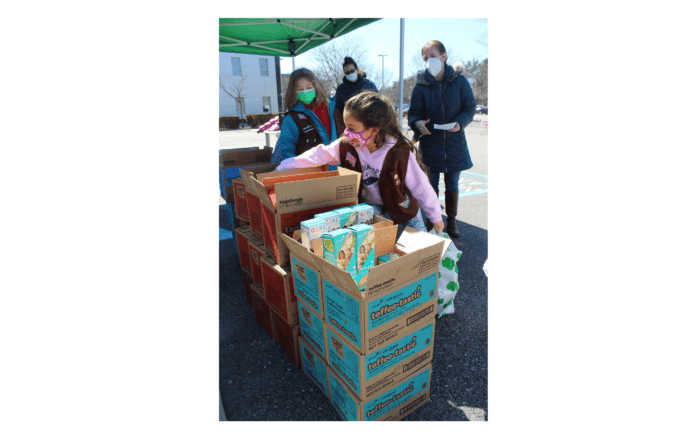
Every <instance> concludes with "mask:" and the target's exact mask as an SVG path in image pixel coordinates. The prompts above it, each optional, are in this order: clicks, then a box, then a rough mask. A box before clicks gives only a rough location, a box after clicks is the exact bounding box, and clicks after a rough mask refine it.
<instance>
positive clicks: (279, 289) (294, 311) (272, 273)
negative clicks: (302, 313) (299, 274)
mask: <svg viewBox="0 0 700 439" xmlns="http://www.w3.org/2000/svg"><path fill="white" fill-rule="evenodd" d="M261 267H262V277H263V289H264V290H265V301H266V302H267V304H268V305H270V308H272V310H273V311H274V312H276V313H277V314H279V315H280V317H282V318H283V319H284V321H285V322H286V323H287V324H289V325H298V324H299V309H298V307H297V297H296V294H294V284H293V280H292V274H291V269H290V268H289V267H284V268H283V267H280V266H279V265H278V264H277V262H275V260H274V259H272V258H271V257H269V256H265V257H264V258H262V262H261Z"/></svg>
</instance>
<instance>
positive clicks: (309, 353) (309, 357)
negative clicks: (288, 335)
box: [299, 336, 330, 398]
mask: <svg viewBox="0 0 700 439" xmlns="http://www.w3.org/2000/svg"><path fill="white" fill-rule="evenodd" d="M299 349H300V350H301V366H302V370H303V371H304V373H305V374H307V375H308V376H309V378H311V381H313V382H314V383H315V384H316V385H317V386H318V388H319V389H321V390H322V391H323V394H324V395H325V396H326V398H330V396H329V394H328V365H327V364H326V362H325V361H323V358H321V357H319V356H318V354H316V352H314V350H313V349H311V348H309V345H308V343H307V341H306V340H305V339H304V337H303V336H301V337H299Z"/></svg>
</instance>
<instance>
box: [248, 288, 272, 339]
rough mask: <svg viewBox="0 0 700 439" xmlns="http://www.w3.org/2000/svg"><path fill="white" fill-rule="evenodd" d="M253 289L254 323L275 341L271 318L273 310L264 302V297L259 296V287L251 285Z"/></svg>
mask: <svg viewBox="0 0 700 439" xmlns="http://www.w3.org/2000/svg"><path fill="white" fill-rule="evenodd" d="M251 288H252V290H253V293H254V294H253V312H254V313H255V323H257V324H258V326H260V327H261V328H263V330H264V331H265V332H266V333H267V335H269V336H270V338H271V339H272V341H274V342H276V341H277V336H276V335H275V326H274V324H273V323H272V318H273V314H274V313H273V312H272V310H271V309H270V307H269V306H267V303H265V299H263V298H262V297H260V294H261V293H260V291H259V290H260V288H258V287H256V286H255V285H252V286H251Z"/></svg>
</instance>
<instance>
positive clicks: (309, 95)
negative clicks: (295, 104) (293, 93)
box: [297, 89, 316, 104]
mask: <svg viewBox="0 0 700 439" xmlns="http://www.w3.org/2000/svg"><path fill="white" fill-rule="evenodd" d="M297 98H298V99H299V100H300V101H301V102H302V103H303V104H310V103H311V101H313V100H314V99H315V98H316V90H314V89H311V90H305V91H300V92H297Z"/></svg>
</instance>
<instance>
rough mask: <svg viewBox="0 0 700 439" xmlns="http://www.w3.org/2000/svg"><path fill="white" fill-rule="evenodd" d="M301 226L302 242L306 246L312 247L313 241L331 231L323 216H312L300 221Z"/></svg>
mask: <svg viewBox="0 0 700 439" xmlns="http://www.w3.org/2000/svg"><path fill="white" fill-rule="evenodd" d="M299 226H300V227H301V243H302V244H304V247H306V248H311V241H313V240H314V239H319V238H320V237H321V236H322V235H323V234H324V233H327V232H328V231H329V229H328V223H327V222H326V220H324V219H322V218H312V219H309V220H306V221H302V222H301V223H299Z"/></svg>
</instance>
